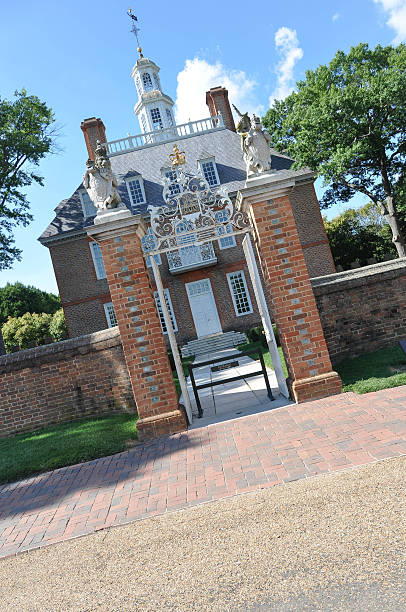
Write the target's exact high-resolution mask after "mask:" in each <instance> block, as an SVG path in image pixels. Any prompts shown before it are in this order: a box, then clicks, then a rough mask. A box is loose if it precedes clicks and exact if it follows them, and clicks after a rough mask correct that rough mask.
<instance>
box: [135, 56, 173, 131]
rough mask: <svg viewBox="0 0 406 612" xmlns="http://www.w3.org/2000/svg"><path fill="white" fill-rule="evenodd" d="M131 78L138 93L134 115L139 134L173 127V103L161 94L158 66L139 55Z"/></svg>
mask: <svg viewBox="0 0 406 612" xmlns="http://www.w3.org/2000/svg"><path fill="white" fill-rule="evenodd" d="M131 77H132V78H133V79H134V83H135V87H136V88H137V93H138V102H137V103H136V105H135V106H134V113H135V114H136V115H137V117H138V121H139V123H140V128H141V132H142V133H143V134H145V133H146V132H154V131H156V130H162V129H164V128H170V127H172V126H174V125H175V119H174V116H173V105H174V102H173V100H172V98H170V97H169V96H167V95H166V94H164V93H163V92H162V89H161V82H160V80H159V66H157V65H156V64H155V63H154V62H153V61H151V60H150V59H148V58H147V57H143V56H142V54H141V57H140V58H139V59H138V60H137V62H136V64H135V66H134V68H133V69H132V72H131Z"/></svg>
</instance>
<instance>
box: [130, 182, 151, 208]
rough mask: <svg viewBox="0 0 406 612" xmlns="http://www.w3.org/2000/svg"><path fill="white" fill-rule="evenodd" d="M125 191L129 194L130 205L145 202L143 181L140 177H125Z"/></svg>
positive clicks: (133, 205)
mask: <svg viewBox="0 0 406 612" xmlns="http://www.w3.org/2000/svg"><path fill="white" fill-rule="evenodd" d="M125 182H126V185H127V191H128V195H129V196H130V201H131V206H132V207H135V206H136V205H137V204H144V203H145V202H146V199H145V191H144V181H143V180H142V178H141V177H132V178H128V179H126V181H125Z"/></svg>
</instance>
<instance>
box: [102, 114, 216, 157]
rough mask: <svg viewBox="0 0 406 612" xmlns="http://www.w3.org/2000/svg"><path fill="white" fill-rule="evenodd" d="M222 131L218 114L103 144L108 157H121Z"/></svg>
mask: <svg viewBox="0 0 406 612" xmlns="http://www.w3.org/2000/svg"><path fill="white" fill-rule="evenodd" d="M222 129H224V122H223V117H222V116H221V115H220V114H219V115H218V116H217V117H207V118H206V119H198V120H197V121H189V122H188V123H182V124H180V125H174V126H173V127H170V128H164V129H161V130H156V131H154V132H146V133H145V134H136V135H135V136H127V137H126V138H119V139H118V140H110V141H109V142H107V143H106V144H105V147H106V149H107V154H108V156H109V157H113V156H114V155H121V154H122V153H127V152H128V151H134V150H137V149H141V148H143V147H151V146H154V145H158V144H161V143H162V142H170V141H171V140H180V139H182V138H190V137H191V136H195V135H196V134H202V133H207V132H214V131H215V130H222Z"/></svg>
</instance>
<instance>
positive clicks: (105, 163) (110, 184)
mask: <svg viewBox="0 0 406 612" xmlns="http://www.w3.org/2000/svg"><path fill="white" fill-rule="evenodd" d="M83 185H84V187H85V189H86V191H87V193H88V194H89V198H90V199H91V200H92V202H93V204H94V205H95V206H96V208H97V210H98V211H102V210H106V209H110V208H118V207H120V206H122V204H121V198H120V195H119V193H118V191H117V185H118V184H117V180H116V178H115V176H114V174H113V171H112V169H111V163H110V160H109V158H108V157H107V151H106V147H105V146H103V145H102V144H100V142H99V141H97V146H96V149H95V159H94V161H93V160H92V159H88V160H87V162H86V172H85V173H84V175H83Z"/></svg>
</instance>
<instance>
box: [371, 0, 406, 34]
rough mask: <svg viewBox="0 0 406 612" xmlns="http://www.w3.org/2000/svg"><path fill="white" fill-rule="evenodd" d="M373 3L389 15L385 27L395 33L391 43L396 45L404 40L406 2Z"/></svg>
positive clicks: (403, 0) (399, 0) (380, 1)
mask: <svg viewBox="0 0 406 612" xmlns="http://www.w3.org/2000/svg"><path fill="white" fill-rule="evenodd" d="M374 2H375V4H380V5H381V7H382V8H383V10H384V11H385V12H387V13H388V14H389V19H388V21H387V22H386V25H388V26H389V27H390V28H393V29H394V30H395V32H396V36H395V38H394V40H393V42H394V43H396V44H398V43H400V42H402V41H404V40H406V0H374Z"/></svg>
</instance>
